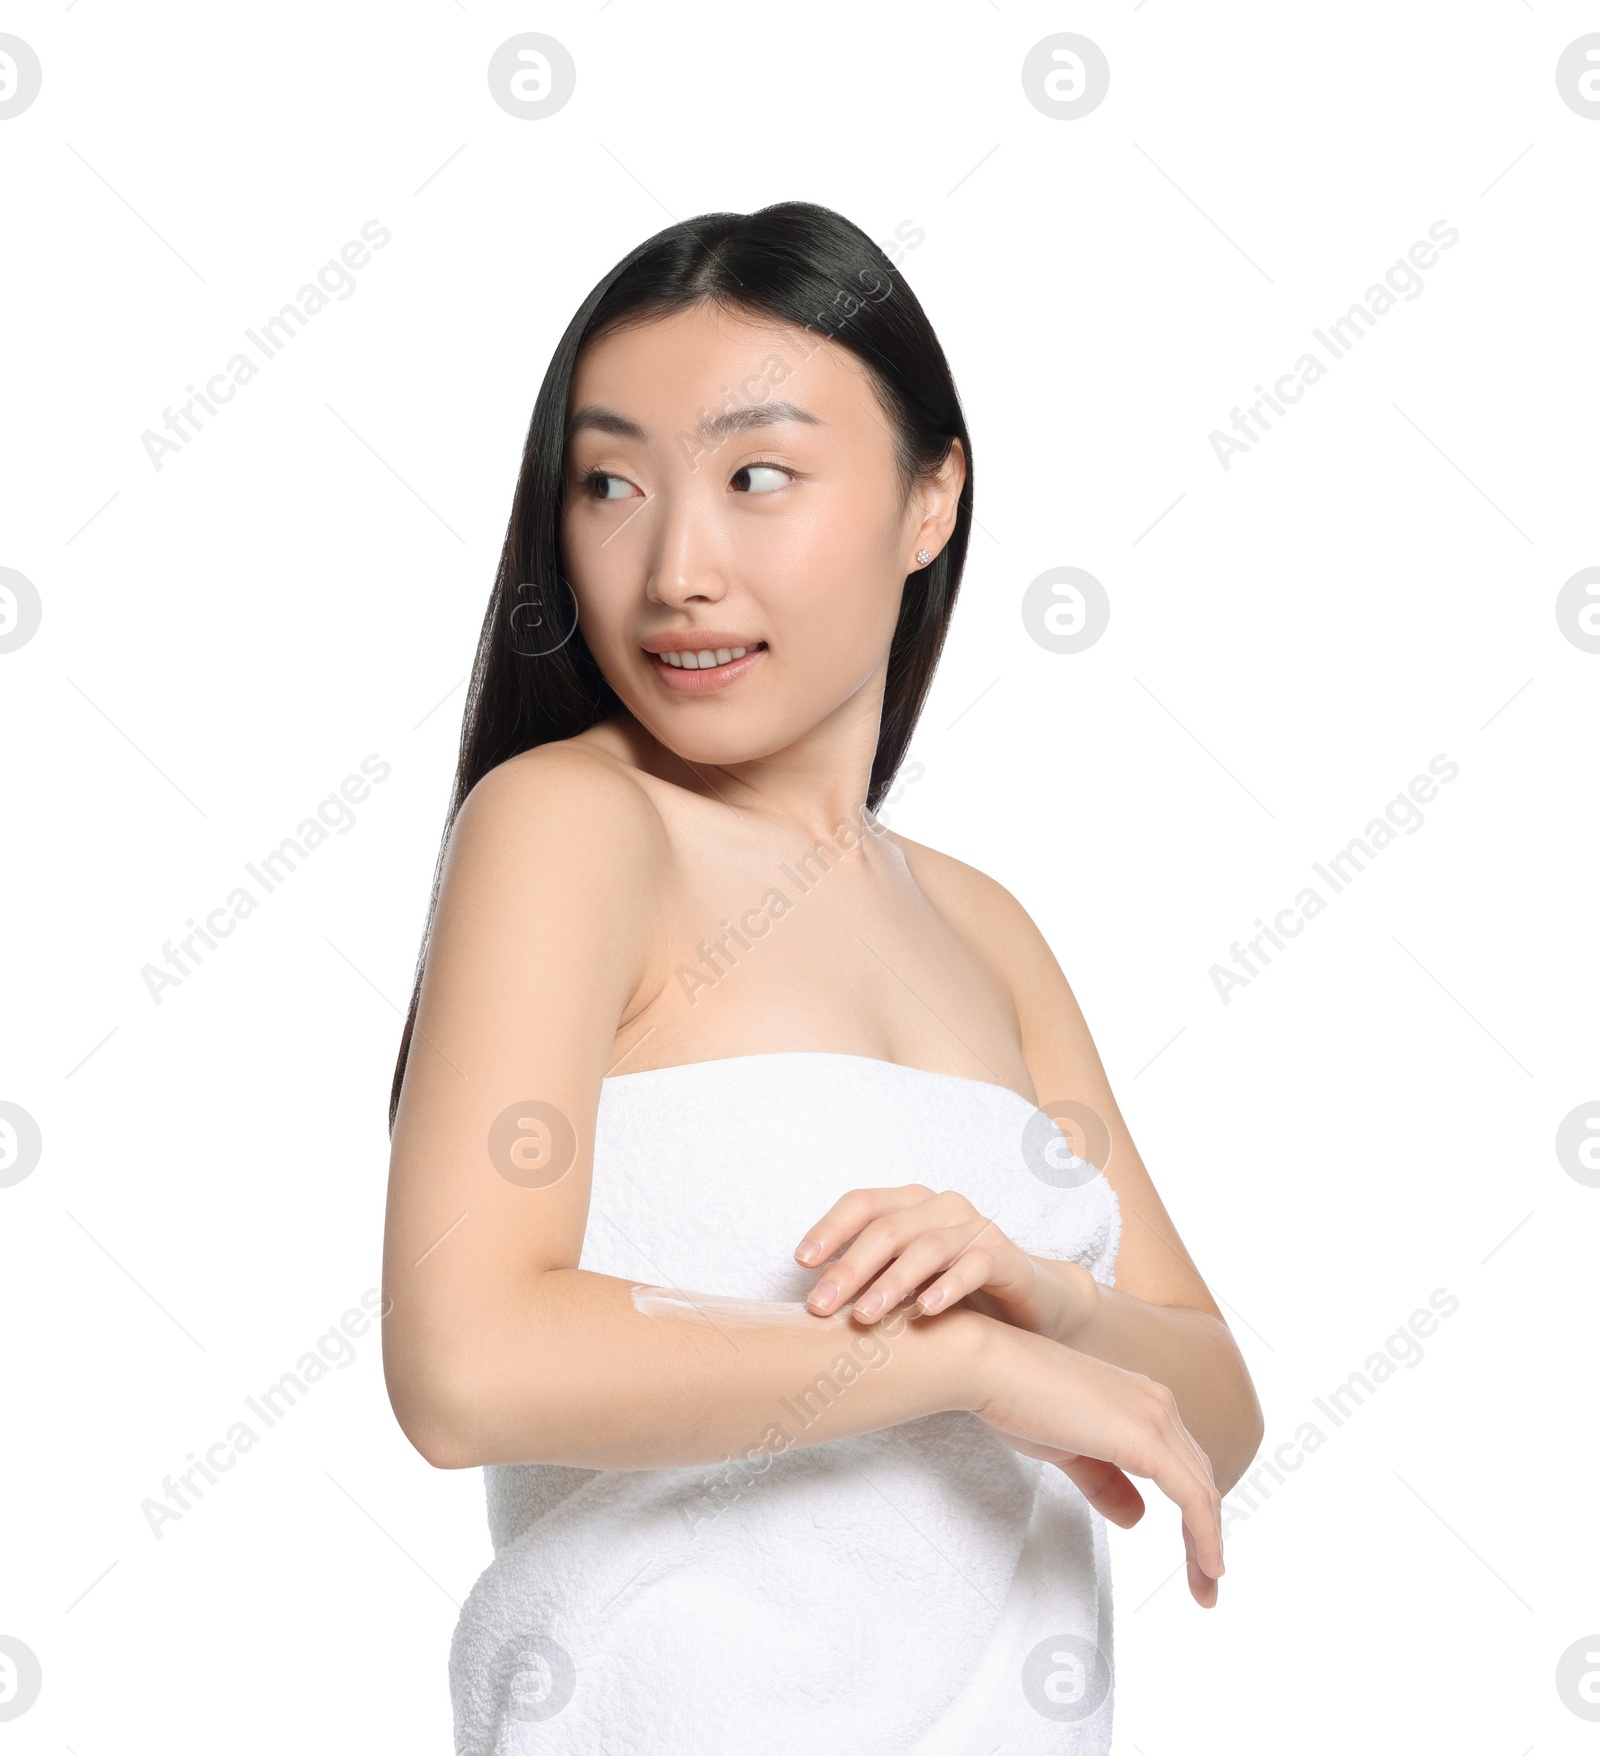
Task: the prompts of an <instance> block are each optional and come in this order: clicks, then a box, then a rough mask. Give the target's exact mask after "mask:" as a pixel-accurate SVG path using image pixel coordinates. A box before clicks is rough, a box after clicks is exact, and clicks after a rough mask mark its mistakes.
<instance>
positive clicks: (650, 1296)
mask: <svg viewBox="0 0 1600 1756" xmlns="http://www.w3.org/2000/svg"><path fill="white" fill-rule="evenodd" d="M632 1291H633V1308H634V1310H636V1311H638V1312H641V1313H642V1314H643V1315H644V1316H646V1317H693V1318H697V1319H699V1320H700V1321H701V1322H704V1321H707V1320H708V1319H711V1318H715V1317H725V1318H727V1319H728V1320H729V1321H730V1322H733V1323H779V1324H789V1325H795V1326H799V1325H802V1324H803V1325H805V1326H806V1327H807V1328H816V1327H817V1326H818V1325H819V1324H825V1325H831V1326H832V1327H833V1328H835V1329H837V1328H838V1327H839V1326H840V1325H841V1324H843V1323H846V1322H848V1321H849V1316H850V1313H849V1312H848V1310H846V1311H839V1312H836V1313H835V1314H834V1315H833V1316H832V1317H819V1316H818V1315H817V1313H816V1312H815V1311H813V1310H812V1309H811V1308H810V1306H808V1305H807V1304H805V1303H804V1301H803V1300H800V1299H734V1298H728V1297H726V1296H724V1295H723V1294H721V1293H680V1292H676V1291H674V1290H673V1289H672V1288H670V1287H654V1286H635V1287H634V1288H633V1289H632Z"/></svg>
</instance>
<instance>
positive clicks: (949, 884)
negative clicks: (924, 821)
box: [884, 829, 1039, 966]
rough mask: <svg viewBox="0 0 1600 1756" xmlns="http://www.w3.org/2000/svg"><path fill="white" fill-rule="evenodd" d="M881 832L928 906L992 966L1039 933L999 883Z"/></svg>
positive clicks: (950, 857)
mask: <svg viewBox="0 0 1600 1756" xmlns="http://www.w3.org/2000/svg"><path fill="white" fill-rule="evenodd" d="M884 833H885V834H886V835H887V836H888V838H889V840H890V841H891V842H893V843H894V845H895V846H896V847H897V848H898V849H899V850H900V852H901V854H902V855H903V856H904V858H905V862H906V865H907V867H908V868H909V869H910V872H911V875H912V877H913V878H915V879H916V881H917V883H918V884H919V885H920V886H921V887H922V890H923V892H924V893H925V894H926V896H927V897H928V899H929V901H930V902H932V903H933V904H934V906H935V907H936V908H937V909H939V911H940V912H941V913H942V914H943V915H944V917H945V919H946V920H948V921H949V922H950V924H951V925H952V926H953V927H955V928H956V929H957V930H958V931H960V932H962V933H964V934H965V935H966V936H967V938H968V939H969V940H971V941H972V942H973V943H974V944H976V945H978V946H980V947H981V948H982V949H984V950H985V951H987V952H988V953H990V954H991V955H992V956H993V957H994V959H995V961H996V964H997V966H1003V965H1004V963H1005V962H1006V961H1007V959H1008V957H1009V956H1010V955H1011V954H1013V953H1014V952H1015V951H1016V950H1017V949H1020V948H1022V947H1023V946H1025V945H1026V944H1028V943H1030V942H1031V941H1033V940H1035V938H1036V937H1037V935H1038V931H1039V929H1038V928H1037V927H1036V926H1035V925H1034V923H1033V920H1032V918H1031V916H1030V915H1029V914H1028V911H1027V910H1026V909H1025V908H1024V907H1023V906H1022V904H1021V903H1020V902H1018V901H1017V899H1016V897H1014V896H1013V895H1012V894H1011V892H1010V891H1009V890H1007V889H1006V887H1005V885H1003V884H1002V883H1001V882H1000V881H999V879H997V878H991V877H990V876H989V874H988V873H987V872H983V871H980V870H979V869H978V868H977V867H976V866H969V865H968V864H967V862H966V861H965V860H958V859H957V858H956V857H955V856H954V855H953V854H947V853H943V852H941V851H940V849H938V848H932V847H928V846H927V845H925V844H924V843H922V842H919V841H912V840H911V839H910V837H909V836H904V835H898V834H896V833H895V831H894V830H892V829H886V830H885V832H884Z"/></svg>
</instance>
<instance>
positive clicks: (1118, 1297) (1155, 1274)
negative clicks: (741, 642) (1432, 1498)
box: [796, 843, 1265, 1493]
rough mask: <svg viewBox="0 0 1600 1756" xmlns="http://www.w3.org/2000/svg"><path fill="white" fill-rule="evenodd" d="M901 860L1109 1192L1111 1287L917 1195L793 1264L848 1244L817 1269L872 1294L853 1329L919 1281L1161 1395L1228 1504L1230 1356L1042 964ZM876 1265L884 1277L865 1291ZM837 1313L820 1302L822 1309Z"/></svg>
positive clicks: (1058, 981)
mask: <svg viewBox="0 0 1600 1756" xmlns="http://www.w3.org/2000/svg"><path fill="white" fill-rule="evenodd" d="M902 845H903V846H906V848H907V851H908V853H912V852H914V853H915V854H916V855H918V856H921V857H920V858H918V860H917V865H918V874H917V875H918V878H919V880H920V881H922V882H923V884H924V887H925V888H927V889H929V890H930V891H933V890H937V892H938V895H937V896H936V900H937V901H939V902H940V904H941V906H942V907H943V908H944V911H945V913H946V916H947V918H952V919H955V920H958V921H959V922H960V924H961V926H962V928H963V930H964V931H965V933H966V934H967V936H968V938H969V940H970V942H971V943H972V945H973V948H974V950H975V951H976V952H977V953H978V954H979V955H980V956H981V957H983V959H984V960H985V962H986V963H988V964H989V966H990V967H991V968H992V969H994V970H996V971H997V972H998V973H999V974H1000V975H1002V976H1003V978H1004V980H1005V982H1006V983H1007V985H1008V987H1009V989H1010V995H1011V1000H1012V1004H1013V1006H1014V1008H1015V1011H1016V1016H1017V1025H1018V1030H1019V1032H1020V1039H1021V1043H1022V1050H1023V1055H1024V1058H1025V1059H1026V1061H1027V1064H1028V1071H1029V1073H1030V1075H1031V1076H1032V1079H1033V1085H1034V1091H1035V1093H1036V1094H1037V1102H1038V1105H1039V1107H1040V1109H1042V1110H1044V1111H1045V1112H1046V1114H1048V1115H1050V1116H1051V1118H1052V1120H1054V1121H1055V1122H1056V1124H1057V1126H1058V1127H1060V1128H1061V1129H1062V1131H1063V1133H1064V1134H1066V1135H1067V1136H1068V1138H1069V1141H1070V1142H1071V1144H1072V1146H1073V1150H1074V1151H1075V1152H1076V1153H1077V1154H1078V1156H1079V1157H1081V1158H1084V1159H1086V1160H1087V1161H1089V1162H1090V1163H1092V1164H1095V1165H1096V1166H1098V1167H1099V1169H1100V1170H1101V1171H1102V1172H1103V1173H1104V1175H1105V1178H1106V1181H1107V1182H1108V1183H1109V1184H1110V1185H1111V1187H1112V1188H1113V1189H1114V1190H1115V1191H1116V1196H1117V1203H1118V1206H1119V1207H1120V1209H1121V1214H1122V1228H1121V1236H1120V1239H1119V1242H1118V1246H1117V1255H1116V1262H1115V1269H1114V1273H1115V1281H1116V1284H1115V1285H1114V1286H1104V1285H1102V1284H1101V1283H1100V1282H1098V1281H1096V1280H1095V1279H1094V1277H1093V1276H1092V1275H1091V1274H1090V1272H1089V1271H1088V1269H1087V1268H1084V1267H1083V1266H1081V1265H1080V1264H1078V1263H1074V1262H1059V1261H1053V1260H1051V1259H1049V1258H1046V1257H1041V1256H1032V1255H1029V1254H1027V1253H1025V1252H1023V1251H1022V1250H1020V1249H1019V1248H1018V1246H1016V1245H1015V1244H1013V1243H1012V1242H1011V1241H1010V1240H1009V1239H1007V1238H1005V1237H1004V1236H1003V1234H1001V1233H1000V1232H999V1231H998V1229H997V1228H996V1227H995V1225H994V1223H993V1221H992V1220H986V1219H985V1218H984V1216H983V1215H981V1214H978V1213H977V1212H976V1211H975V1210H974V1209H973V1208H972V1207H971V1206H970V1204H967V1203H965V1202H963V1201H962V1200H961V1198H960V1197H958V1196H952V1195H951V1194H950V1192H948V1191H946V1192H943V1193H941V1194H939V1195H937V1196H935V1195H934V1192H933V1191H931V1190H929V1189H926V1188H922V1187H921V1186H914V1187H913V1188H911V1189H904V1190H895V1191H890V1190H876V1191H868V1190H857V1191H854V1192H852V1194H851V1195H850V1196H847V1197H846V1198H845V1200H844V1201H842V1202H841V1203H839V1204H838V1207H836V1208H835V1209H834V1210H833V1211H832V1212H831V1213H830V1214H829V1215H827V1216H826V1219H825V1222H824V1223H823V1224H822V1225H819V1227H817V1228H813V1233H811V1234H808V1236H814V1235H816V1234H817V1233H823V1234H825V1236H824V1238H823V1241H825V1242H826V1244H827V1246H828V1248H827V1250H824V1251H822V1252H821V1253H820V1254H816V1255H812V1256H810V1257H807V1256H806V1255H804V1254H802V1253H801V1252H800V1251H797V1252H796V1256H797V1259H798V1260H801V1261H808V1260H809V1261H810V1262H812V1263H813V1264H820V1263H821V1262H822V1260H823V1258H824V1257H825V1256H826V1255H827V1254H828V1253H829V1252H830V1251H831V1250H833V1249H835V1248H838V1247H840V1246H841V1245H842V1244H844V1243H845V1242H846V1241H847V1240H849V1239H852V1238H854V1240H855V1241H854V1242H853V1243H851V1244H850V1245H849V1248H848V1249H847V1250H846V1251H845V1254H844V1256H843V1257H842V1258H841V1260H840V1262H838V1263H834V1264H830V1266H829V1270H828V1278H829V1280H830V1281H838V1282H840V1283H841V1285H840V1286H839V1288H838V1292H839V1294H841V1295H842V1297H843V1298H848V1297H850V1296H851V1295H853V1294H856V1293H858V1292H860V1291H864V1290H865V1289H867V1288H869V1287H871V1286H874V1285H879V1286H881V1287H882V1288H883V1290H884V1293H885V1295H886V1297H887V1299H888V1304H887V1305H886V1306H882V1307H880V1308H879V1309H878V1310H877V1311H876V1312H870V1313H865V1314H863V1315H864V1317H865V1318H866V1320H869V1321H870V1320H874V1319H875V1318H881V1317H882V1316H884V1315H886V1314H887V1311H888V1310H889V1309H893V1307H894V1305H895V1303H896V1302H897V1301H898V1300H900V1299H904V1298H907V1297H910V1296H912V1295H913V1294H914V1293H915V1291H916V1289H917V1288H919V1287H921V1288H923V1290H924V1291H932V1290H933V1288H934V1286H936V1285H937V1284H938V1282H937V1281H933V1282H929V1277H930V1276H933V1275H939V1276H940V1278H943V1275H942V1274H941V1271H946V1272H948V1274H949V1276H950V1288H951V1291H952V1292H958V1293H959V1294H960V1295H964V1302H965V1303H967V1304H968V1305H971V1306H973V1307H974V1308H975V1309H977V1310H978V1311H980V1312H982V1313H984V1314H985V1315H988V1316H992V1317H998V1318H1000V1319H1001V1320H1002V1321H1005V1322H1009V1323H1012V1324H1014V1325H1016V1326H1018V1327H1021V1328H1026V1329H1031V1330H1034V1331H1035V1332H1036V1333H1039V1334H1044V1335H1048V1336H1051V1337H1052V1338H1053V1339H1054V1340H1057V1341H1060V1342H1062V1343H1063V1344H1064V1345H1066V1346H1068V1347H1071V1348H1074V1349H1076V1350H1077V1351H1078V1352H1080V1353H1085V1354H1092V1355H1094V1356H1095V1357H1096V1358H1097V1359H1101V1360H1104V1361H1106V1362H1107V1363H1108V1364H1110V1365H1114V1366H1120V1367H1122V1368H1123V1369H1124V1370H1127V1371H1132V1372H1141V1373H1143V1374H1144V1375H1145V1376H1146V1377H1148V1378H1153V1379H1155V1380H1156V1382H1157V1383H1160V1384H1165V1385H1166V1386H1167V1388H1168V1389H1169V1390H1171V1392H1172V1394H1173V1396H1174V1397H1175V1398H1176V1399H1177V1403H1178V1410H1179V1413H1180V1414H1181V1416H1182V1418H1183V1423H1184V1425H1185V1426H1186V1427H1187V1428H1188V1429H1189V1431H1190V1432H1191V1433H1192V1434H1193V1435H1194V1437H1195V1439H1196V1440H1197V1442H1198V1443H1199V1444H1200V1446H1201V1448H1202V1449H1203V1450H1204V1451H1205V1453H1206V1455H1207V1457H1208V1458H1209V1459H1210V1461H1211V1469H1212V1473H1213V1475H1214V1476H1215V1478H1216V1483H1217V1487H1218V1489H1219V1490H1220V1491H1221V1492H1223V1493H1227V1491H1228V1490H1229V1489H1230V1488H1231V1487H1232V1486H1233V1485H1234V1483H1235V1482H1236V1481H1238V1479H1239V1478H1240V1476H1242V1475H1243V1473H1244V1472H1245V1470H1246V1469H1247V1468H1248V1467H1249V1465H1250V1462H1251V1460H1252V1459H1253V1458H1254V1456H1255V1454H1256V1450H1257V1448H1258V1447H1259V1446H1260V1444H1261V1439H1262V1435H1263V1433H1264V1431H1265V1425H1264V1422H1263V1420H1262V1413H1261V1404H1260V1402H1259V1400H1258V1399H1257V1397H1256V1392H1255V1386H1254V1385H1253V1384H1252V1383H1251V1381H1250V1373H1249V1370H1248V1368H1247V1367H1246V1365H1245V1362H1244V1357H1243V1355H1242V1354H1241V1353H1240V1351H1239V1347H1238V1344H1237V1343H1236V1342H1235V1341H1234V1339H1233V1335H1232V1332H1231V1331H1230V1330H1229V1328H1228V1325H1227V1323H1226V1322H1225V1321H1224V1319H1223V1316H1222V1312H1221V1311H1220V1309H1219V1308H1218V1306H1217V1304H1216V1301H1215V1300H1214V1299H1213V1298H1212V1296H1211V1293H1210V1291H1209V1289H1208V1288H1207V1286H1206V1283H1205V1282H1204V1280H1202V1279H1201V1277H1200V1272H1199V1270H1198V1269H1197V1268H1196V1267H1195V1265H1194V1261H1193V1259H1192V1258H1191V1257H1190V1255H1189V1252H1188V1250H1187V1249H1186V1248H1185V1247H1184V1243H1183V1240H1182V1238H1180V1237H1179V1236H1178V1229H1177V1227H1176V1226H1175V1225H1174V1224H1173V1223H1172V1219H1171V1216H1170V1215H1169V1214H1168V1213H1167V1210H1166V1208H1165V1207H1164V1206H1163V1205H1162V1202H1161V1197H1160V1196H1159V1195H1158V1194H1157V1193H1156V1189H1155V1185H1154V1183H1153V1182H1152V1181H1151V1179H1150V1174H1149V1172H1148V1171H1147V1170H1146V1169H1145V1166H1144V1161H1143V1160H1142V1159H1141V1158H1140V1157H1139V1151H1138V1148H1137V1147H1136V1146H1135V1145H1134V1143H1133V1137H1132V1135H1131V1134H1130V1133H1129V1132H1128V1126H1127V1123H1126V1122H1125V1121H1124V1120H1123V1116H1122V1111H1121V1109H1120V1108H1119V1107H1118V1104H1117V1100H1116V1098H1115V1096H1114V1095H1113V1094H1112V1090H1111V1085H1110V1081H1109V1080H1108V1079H1107V1078H1106V1072H1105V1068H1104V1066H1103V1065H1102V1063H1101V1059H1100V1054H1099V1051H1098V1050H1097V1049H1096V1047H1095V1044H1094V1040H1093V1038H1092V1037H1091V1036H1090V1034H1089V1027H1088V1024H1087V1023H1086V1022H1085V1020H1084V1016H1083V1013H1082V1011H1081V1010H1080V1009H1079V1006H1078V1002H1077V999H1076V997H1075V996H1074V995H1073V992H1072V989H1071V987H1070V986H1069V985H1068V982H1067V978H1066V976H1065V975H1064V974H1063V972H1062V969H1061V966H1060V964H1059V963H1058V962H1057V961H1056V957H1055V954H1054V952H1052V951H1051V949H1050V945H1049V943H1048V941H1047V940H1046V939H1045V937H1044V935H1043V934H1042V933H1041V932H1040V931H1039V929H1038V927H1036V926H1035V925H1034V923H1033V920H1032V918H1031V917H1030V916H1029V914H1028V912H1027V911H1026V910H1025V909H1024V908H1023V906H1022V905H1021V903H1019V902H1018V901H1017V899H1016V898H1015V897H1014V896H1012V894H1011V893H1010V891H1008V890H1007V889H1005V887H1004V886H1003V885H1001V884H999V883H997V882H996V881H995V880H994V879H992V878H990V877H988V876H987V875H986V874H984V873H982V872H979V871H978V870H977V869H976V868H975V867H971V866H967V865H964V864H963V863H961V862H959V861H955V860H951V859H949V858H948V857H947V856H943V855H937V856H932V857H931V858H930V857H929V850H924V849H919V848H916V847H915V844H904V843H902ZM897 1209H899V1210H903V1211H896V1210H897ZM963 1209H964V1211H963ZM863 1226H866V1230H865V1231H863V1230H862V1228H863ZM913 1239H915V1241H914V1242H913V1241H912V1240H913ZM902 1250H907V1251H908V1252H909V1253H908V1256H907V1258H906V1260H905V1261H904V1263H901V1262H898V1261H895V1260H894V1259H895V1258H897V1257H899V1256H900V1254H901V1251H902ZM886 1263H888V1264H890V1266H889V1267H888V1270H887V1272H886V1273H885V1274H884V1275H883V1277H882V1279H881V1280H875V1279H874V1276H876V1275H877V1274H878V1273H879V1271H880V1270H881V1269H883V1268H884V1265H885V1264H886ZM947 1264H948V1265H949V1267H948V1270H946V1265H947ZM841 1269H842V1270H843V1272H842V1273H841V1272H840V1270H841ZM925 1283H927V1284H925ZM979 1287H981V1288H982V1290H977V1289H978V1288H979ZM819 1290H820V1289H819ZM957 1302H958V1299H957V1298H950V1299H948V1300H947V1301H946V1303H948V1304H954V1303H957ZM840 1304H842V1298H835V1299H834V1300H833V1301H832V1302H831V1303H830V1304H829V1305H828V1306H827V1307H826V1308H828V1309H831V1308H833V1307H834V1306H837V1305H840Z"/></svg>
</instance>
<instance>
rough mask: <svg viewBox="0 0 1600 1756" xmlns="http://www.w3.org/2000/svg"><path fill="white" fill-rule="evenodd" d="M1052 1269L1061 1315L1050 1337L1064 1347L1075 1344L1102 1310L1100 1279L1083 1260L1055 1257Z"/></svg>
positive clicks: (1051, 1265) (1050, 1267) (1050, 1264)
mask: <svg viewBox="0 0 1600 1756" xmlns="http://www.w3.org/2000/svg"><path fill="white" fill-rule="evenodd" d="M1049 1272H1050V1274H1051V1277H1052V1278H1053V1279H1054V1281H1055V1283H1056V1287H1057V1290H1058V1293H1059V1299H1060V1314H1059V1316H1058V1317H1057V1320H1056V1322H1055V1324H1054V1325H1053V1326H1052V1328H1051V1331H1050V1339H1051V1340H1052V1341H1059V1342H1060V1343H1061V1344H1062V1346H1063V1347H1074V1346H1076V1345H1077V1338H1078V1337H1079V1336H1081V1335H1082V1333H1083V1331H1084V1330H1085V1329H1086V1328H1088V1326H1089V1324H1090V1323H1092V1322H1093V1320H1094V1317H1095V1314H1096V1313H1097V1312H1098V1311H1099V1309H1100V1291H1101V1289H1100V1282H1099V1281H1097V1280H1096V1279H1095V1277H1094V1275H1093V1274H1091V1273H1090V1271H1089V1270H1088V1269H1087V1268H1085V1267H1084V1265H1083V1264H1082V1263H1081V1262H1060V1261H1053V1260H1052V1261H1051V1262H1050V1263H1049Z"/></svg>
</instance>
